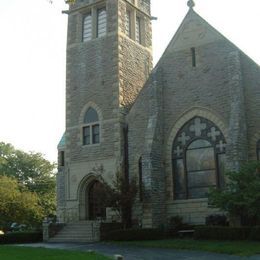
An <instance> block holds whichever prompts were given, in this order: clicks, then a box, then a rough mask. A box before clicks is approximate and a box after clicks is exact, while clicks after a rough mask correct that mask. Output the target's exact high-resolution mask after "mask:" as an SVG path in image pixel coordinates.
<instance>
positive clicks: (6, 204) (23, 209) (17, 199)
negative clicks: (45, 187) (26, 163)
mask: <svg viewBox="0 0 260 260" xmlns="http://www.w3.org/2000/svg"><path fill="white" fill-rule="evenodd" d="M43 216H44V215H43V210H42V208H41V207H40V206H39V203H38V196H37V195H36V194H35V193H32V192H30V191H28V190H27V189H26V187H22V185H21V184H18V182H17V180H15V179H13V178H10V177H7V176H0V224H1V225H4V224H6V223H8V222H17V223H23V224H36V223H39V222H41V220H42V218H43Z"/></svg>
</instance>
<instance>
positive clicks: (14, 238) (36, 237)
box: [0, 232, 42, 244]
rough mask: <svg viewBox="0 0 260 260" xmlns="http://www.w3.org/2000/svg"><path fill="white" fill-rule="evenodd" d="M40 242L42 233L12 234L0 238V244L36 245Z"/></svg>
mask: <svg viewBox="0 0 260 260" xmlns="http://www.w3.org/2000/svg"><path fill="white" fill-rule="evenodd" d="M41 241H42V232H13V233H8V234H5V235H3V236H0V244H17V243H37V242H41Z"/></svg>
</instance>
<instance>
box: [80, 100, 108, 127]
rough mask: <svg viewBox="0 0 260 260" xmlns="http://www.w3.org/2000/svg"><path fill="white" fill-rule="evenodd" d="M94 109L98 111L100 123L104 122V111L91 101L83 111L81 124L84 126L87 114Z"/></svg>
mask: <svg viewBox="0 0 260 260" xmlns="http://www.w3.org/2000/svg"><path fill="white" fill-rule="evenodd" d="M90 107H92V108H94V109H95V110H96V111H97V114H98V117H99V121H100V122H102V121H103V116H102V111H101V109H100V108H99V106H98V105H96V103H94V102H92V101H89V102H88V103H87V104H86V105H85V106H84V107H83V108H82V110H81V112H80V115H79V124H80V125H82V124H83V123H84V116H85V113H86V112H87V110H88V109H89V108H90Z"/></svg>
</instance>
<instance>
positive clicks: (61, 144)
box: [58, 133, 66, 149]
mask: <svg viewBox="0 0 260 260" xmlns="http://www.w3.org/2000/svg"><path fill="white" fill-rule="evenodd" d="M65 145H66V136H65V133H64V134H63V135H62V138H61V139H60V141H59V144H58V149H63V148H65Z"/></svg>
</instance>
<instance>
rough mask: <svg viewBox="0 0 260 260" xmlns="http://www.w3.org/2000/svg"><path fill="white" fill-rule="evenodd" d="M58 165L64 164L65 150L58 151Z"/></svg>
mask: <svg viewBox="0 0 260 260" xmlns="http://www.w3.org/2000/svg"><path fill="white" fill-rule="evenodd" d="M60 166H65V152H64V151H60Z"/></svg>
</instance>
